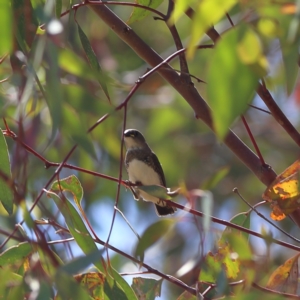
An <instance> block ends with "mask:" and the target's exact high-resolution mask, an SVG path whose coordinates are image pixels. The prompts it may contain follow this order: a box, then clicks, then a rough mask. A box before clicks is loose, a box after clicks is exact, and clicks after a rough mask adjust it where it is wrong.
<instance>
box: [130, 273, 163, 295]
mask: <svg viewBox="0 0 300 300" xmlns="http://www.w3.org/2000/svg"><path fill="white" fill-rule="evenodd" d="M161 285H162V279H160V280H156V279H152V278H141V277H136V278H133V280H132V285H131V286H132V288H133V290H134V291H135V293H136V294H137V295H138V296H139V299H155V298H156V297H160V295H161Z"/></svg>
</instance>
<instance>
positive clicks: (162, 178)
mask: <svg viewBox="0 0 300 300" xmlns="http://www.w3.org/2000/svg"><path fill="white" fill-rule="evenodd" d="M152 158H153V161H154V166H155V171H156V172H158V173H159V174H161V181H162V185H163V186H165V187H166V186H167V183H166V179H165V174H164V171H163V169H162V167H161V164H160V162H159V160H158V158H157V156H156V154H155V153H154V152H152Z"/></svg>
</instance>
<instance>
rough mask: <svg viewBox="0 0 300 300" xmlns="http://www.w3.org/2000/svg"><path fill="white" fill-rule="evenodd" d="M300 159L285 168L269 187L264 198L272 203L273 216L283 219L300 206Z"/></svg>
mask: <svg viewBox="0 0 300 300" xmlns="http://www.w3.org/2000/svg"><path fill="white" fill-rule="evenodd" d="M299 171H300V160H297V161H295V162H294V163H293V164H292V165H291V166H289V167H288V168H287V169H286V170H284V171H283V172H282V173H281V174H280V175H278V176H277V177H276V179H275V180H274V181H273V182H272V183H271V184H270V185H269V186H268V187H267V189H266V190H265V192H264V193H263V195H262V198H263V199H264V200H266V201H268V202H270V203H271V207H272V209H273V211H272V212H271V218H272V219H273V220H276V221H281V220H283V219H284V218H285V215H288V214H290V213H292V212H293V211H295V210H296V209H298V208H299V207H300V192H299V176H300V174H299Z"/></svg>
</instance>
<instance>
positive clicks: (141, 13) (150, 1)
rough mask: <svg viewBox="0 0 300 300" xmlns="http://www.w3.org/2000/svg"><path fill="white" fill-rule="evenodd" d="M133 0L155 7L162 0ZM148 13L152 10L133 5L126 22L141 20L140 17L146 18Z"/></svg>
mask: <svg viewBox="0 0 300 300" xmlns="http://www.w3.org/2000/svg"><path fill="white" fill-rule="evenodd" d="M135 2H136V3H137V4H140V5H143V6H147V7H150V8H153V9H155V8H157V7H158V6H159V5H160V4H161V3H162V2H163V0H136V1H135ZM150 13H152V12H150V11H149V10H147V9H143V8H139V7H134V9H133V11H132V13H131V15H130V17H129V20H128V21H127V23H128V24H130V23H134V22H137V21H141V20H142V19H144V18H146V17H147V16H148V15H149V14H150Z"/></svg>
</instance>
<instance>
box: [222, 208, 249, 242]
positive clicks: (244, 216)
mask: <svg viewBox="0 0 300 300" xmlns="http://www.w3.org/2000/svg"><path fill="white" fill-rule="evenodd" d="M250 216H251V214H249V213H239V214H237V215H235V216H234V217H233V218H232V219H231V220H230V222H231V223H233V224H235V225H239V226H242V227H244V228H246V229H250V220H251V218H250ZM230 232H235V233H238V234H241V235H243V236H244V238H245V240H248V238H249V234H248V233H246V232H240V231H238V230H237V229H233V228H232V227H230V226H228V227H226V228H225V230H224V231H223V234H227V233H230Z"/></svg>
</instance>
